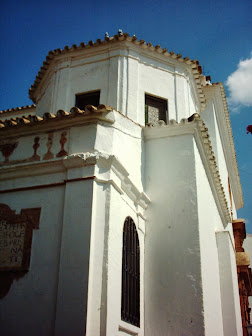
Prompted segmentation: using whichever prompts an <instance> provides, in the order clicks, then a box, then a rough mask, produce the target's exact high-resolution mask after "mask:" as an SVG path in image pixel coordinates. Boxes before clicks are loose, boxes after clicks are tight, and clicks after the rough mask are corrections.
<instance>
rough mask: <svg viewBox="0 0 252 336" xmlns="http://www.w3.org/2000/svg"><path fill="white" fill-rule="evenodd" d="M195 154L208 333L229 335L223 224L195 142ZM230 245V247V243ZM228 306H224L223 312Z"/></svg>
mask: <svg viewBox="0 0 252 336" xmlns="http://www.w3.org/2000/svg"><path fill="white" fill-rule="evenodd" d="M194 155H195V167H196V176H197V208H198V220H199V234H200V253H201V272H202V286H203V304H204V320H205V335H209V336H211V335H228V334H226V330H225V333H224V334H223V321H222V319H223V315H222V306H221V296H220V293H221V289H222V288H220V280H221V279H220V273H219V260H218V249H217V245H216V236H215V232H216V231H223V230H224V227H223V224H222V221H221V218H220V215H219V212H218V209H217V206H216V203H215V200H214V198H213V194H212V191H211V187H210V185H209V182H208V178H207V176H206V173H205V169H204V166H203V163H202V160H201V157H200V154H199V151H198V148H197V145H196V143H195V142H194ZM227 234H228V232H227ZM227 248H228V249H229V247H228V246H227ZM233 254H234V252H233ZM226 263H227V264H228V265H225V268H227V271H228V272H229V273H231V264H230V260H226ZM226 281H227V282H226V285H228V282H229V283H230V284H229V286H231V287H233V279H232V277H231V276H229V277H228V279H226ZM223 285H224V284H223ZM224 286H225V285H224ZM229 294H230V297H229V298H228V297H225V300H224V301H223V305H225V308H226V307H228V306H229V307H230V308H229V310H231V313H232V315H233V316H234V317H235V308H234V298H233V292H230V293H229ZM223 299H224V298H223ZM227 301H229V302H227ZM230 303H231V304H230ZM225 308H223V309H224V313H225ZM235 322H236V320H235V319H233V323H235ZM229 328H230V326H229ZM230 329H231V330H229V331H231V334H233V335H235V333H236V326H235V325H233V326H232V327H231V328H230Z"/></svg>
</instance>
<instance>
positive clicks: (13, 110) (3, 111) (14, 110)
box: [0, 104, 36, 114]
mask: <svg viewBox="0 0 252 336" xmlns="http://www.w3.org/2000/svg"><path fill="white" fill-rule="evenodd" d="M35 107H36V105H35V104H33V105H27V106H21V107H13V108H11V109H7V110H2V111H0V114H2V113H7V112H16V111H21V110H22V111H23V110H28V109H33V108H35Z"/></svg>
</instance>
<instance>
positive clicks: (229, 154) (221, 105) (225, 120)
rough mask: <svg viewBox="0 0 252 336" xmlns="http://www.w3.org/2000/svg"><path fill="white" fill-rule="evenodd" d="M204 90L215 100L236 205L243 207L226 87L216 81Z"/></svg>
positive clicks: (237, 207)
mask: <svg viewBox="0 0 252 336" xmlns="http://www.w3.org/2000/svg"><path fill="white" fill-rule="evenodd" d="M204 92H205V95H206V97H207V98H208V99H209V100H213V102H214V105H215V110H216V119H217V123H218V127H219V129H220V130H221V132H219V133H220V138H221V141H222V143H223V152H224V156H225V159H226V161H227V169H228V174H229V177H230V181H231V187H232V191H233V197H234V202H235V206H236V209H237V210H238V209H240V208H242V207H243V196H242V187H241V181H240V174H239V169H238V164H237V157H236V151H235V145H234V139H233V132H232V127H231V122H230V116H229V110H228V105H227V100H226V94H225V89H224V86H223V84H222V83H214V84H212V85H207V86H205V87H204Z"/></svg>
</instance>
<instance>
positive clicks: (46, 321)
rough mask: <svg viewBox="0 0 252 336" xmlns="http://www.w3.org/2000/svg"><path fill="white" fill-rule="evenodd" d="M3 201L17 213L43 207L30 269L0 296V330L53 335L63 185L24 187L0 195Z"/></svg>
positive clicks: (34, 236)
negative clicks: (56, 186)
mask: <svg viewBox="0 0 252 336" xmlns="http://www.w3.org/2000/svg"><path fill="white" fill-rule="evenodd" d="M0 202H1V203H6V204H8V205H9V206H10V207H11V208H12V209H13V210H16V213H20V210H21V209H25V208H37V207H41V215H40V223H39V229H38V230H33V240H32V250H31V260H30V270H29V272H28V273H27V274H26V275H25V276H24V277H23V278H21V279H19V280H18V281H16V280H14V282H13V284H12V286H11V288H10V291H9V293H8V294H7V295H6V296H5V297H4V298H3V299H2V300H0V307H1V308H0V309H1V323H0V334H1V335H3V336H11V335H13V336H14V335H30V336H33V335H38V336H48V335H53V332H54V326H55V325H54V324H55V318H56V298H57V286H58V272H59V260H60V245H61V231H62V218H63V204H64V188H63V187H58V188H50V190H49V189H44V190H33V191H22V192H16V193H9V194H4V195H1V198H0Z"/></svg>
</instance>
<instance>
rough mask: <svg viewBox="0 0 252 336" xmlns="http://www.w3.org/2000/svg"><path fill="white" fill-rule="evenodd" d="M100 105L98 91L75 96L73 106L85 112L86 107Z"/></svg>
mask: <svg viewBox="0 0 252 336" xmlns="http://www.w3.org/2000/svg"><path fill="white" fill-rule="evenodd" d="M99 103H100V91H93V92H88V93H82V94H78V95H76V100H75V106H76V107H78V108H79V109H80V110H83V111H84V110H85V106H86V105H93V106H98V105H99Z"/></svg>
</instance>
